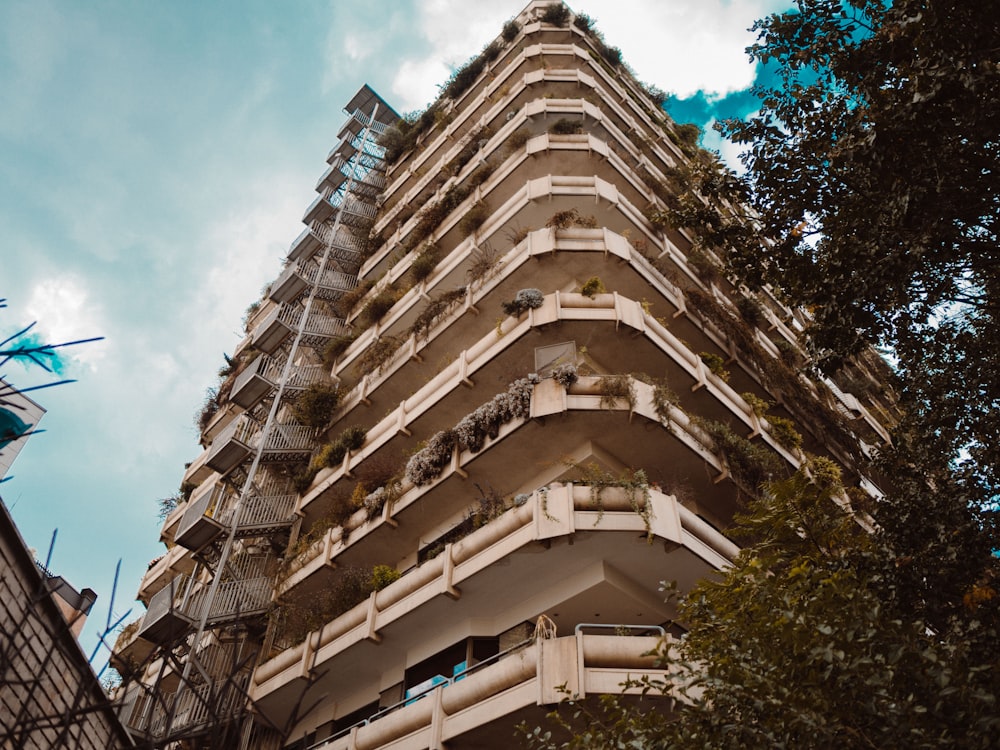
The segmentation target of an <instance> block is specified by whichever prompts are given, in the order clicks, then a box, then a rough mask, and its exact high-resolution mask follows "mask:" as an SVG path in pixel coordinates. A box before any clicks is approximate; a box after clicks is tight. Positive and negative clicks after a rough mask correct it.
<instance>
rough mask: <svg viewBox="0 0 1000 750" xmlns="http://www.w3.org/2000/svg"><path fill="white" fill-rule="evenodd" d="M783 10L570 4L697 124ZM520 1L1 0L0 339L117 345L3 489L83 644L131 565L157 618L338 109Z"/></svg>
mask: <svg viewBox="0 0 1000 750" xmlns="http://www.w3.org/2000/svg"><path fill="white" fill-rule="evenodd" d="M788 4H789V3H788V2H781V1H778V0H731V1H730V0H671V1H670V2H664V0H617V1H612V0H592V1H591V2H587V3H586V4H584V3H583V2H580V3H573V4H572V5H573V7H574V8H576V9H578V10H581V11H584V12H586V13H588V14H589V15H590V16H591V17H593V18H595V19H596V20H597V27H598V28H599V29H600V30H601V31H603V32H604V34H605V36H606V39H607V41H608V43H609V44H612V45H616V46H618V47H620V48H621V49H622V51H623V54H624V58H625V60H626V61H627V62H628V63H629V64H630V65H631V66H632V67H633V68H634V69H635V70H636V71H637V73H638V74H639V76H640V77H641V78H642V79H643V80H645V81H647V82H649V83H652V84H655V85H657V86H659V87H660V88H662V89H663V90H665V91H667V92H671V93H673V94H675V97H674V99H673V100H672V104H673V106H675V107H676V108H677V111H678V112H680V113H681V117H679V119H694V121H696V122H698V124H699V125H702V126H705V125H706V124H708V123H709V122H710V121H711V118H712V117H713V116H714V114H715V112H716V110H717V109H719V108H720V107H722V108H723V109H724V114H730V113H735V114H745V113H746V112H748V111H751V110H752V108H753V103H752V101H751V100H750V98H749V97H748V96H747V95H746V94H745V93H741V92H745V90H746V89H747V88H748V87H749V86H750V85H751V83H752V82H753V80H754V76H755V73H756V71H755V69H754V68H753V66H752V65H751V64H750V63H749V62H748V61H747V59H746V56H745V54H744V52H743V50H744V48H745V47H746V46H747V45H748V44H750V43H751V42H752V36H751V35H750V34H749V33H748V32H747V31H746V29H747V28H748V27H749V26H750V25H751V24H752V22H753V21H754V19H756V18H758V17H760V16H762V15H764V14H766V13H767V12H771V11H774V10H778V9H781V8H782V7H785V6H786V5H788ZM523 5H524V0H490V2H485V1H483V2H478V1H475V2H473V1H472V0H425V1H423V2H418V1H417V0H394V1H390V0H369V2H365V3H348V2H343V1H342V0H328V1H327V2H319V1H318V0H301V1H300V2H295V3H274V2H271V1H270V0H266V1H265V0H241V2H238V3H237V2H230V1H229V0H220V1H218V2H212V3H206V2H195V1H194V0H184V1H178V2H171V3H135V2H130V3H127V2H102V1H101V0H91V2H88V3H86V4H83V3H70V2H61V3H57V2H46V1H45V0H28V1H27V2H21V1H20V0H7V2H4V3H2V4H0V97H2V101H3V108H2V113H0V242H2V245H0V297H6V298H7V301H8V308H7V309H6V310H0V334H2V335H0V339H2V338H4V337H5V336H6V335H9V334H10V333H13V332H14V331H15V330H17V329H18V328H20V327H23V326H24V325H26V324H27V323H29V322H31V321H33V320H37V321H38V330H39V331H40V332H41V333H42V334H43V335H44V336H45V337H46V338H47V339H48V340H53V341H55V340H58V341H62V340H70V339H77V338H84V337H89V336H104V337H105V341H103V342H100V343H97V344H90V345H87V346H84V347H79V348H76V349H73V350H70V351H69V352H68V355H69V359H68V361H67V363H66V373H65V374H66V376H67V377H72V378H76V379H77V381H78V382H76V383H73V384H69V385H64V386H60V387H58V388H53V389H48V390H44V391H40V392H38V393H36V394H34V395H35V396H36V400H37V401H39V402H40V403H41V404H42V405H43V406H44V407H45V408H46V409H47V410H48V414H47V415H46V416H45V418H44V419H43V421H42V424H41V427H43V428H45V430H46V432H45V433H43V434H41V435H37V436H34V437H33V438H32V439H31V440H30V441H29V443H28V445H27V447H26V448H25V449H24V450H23V451H22V453H21V455H20V456H19V458H18V459H17V462H16V463H15V464H14V467H13V470H12V472H11V473H12V474H13V479H11V480H10V481H8V482H5V483H4V484H3V485H0V494H2V495H3V499H4V502H5V503H6V504H7V506H8V507H9V508H11V509H12V513H13V515H14V518H15V520H16V521H17V523H18V524H19V526H20V528H21V533H22V535H23V536H24V537H25V539H26V540H27V542H28V544H29V545H30V546H32V547H35V548H37V549H38V551H39V556H40V557H43V558H44V555H45V549H46V548H47V546H48V542H49V538H50V537H51V534H52V530H53V529H54V528H56V527H58V529H59V538H58V542H57V545H56V548H55V553H54V555H53V559H52V567H53V569H54V570H55V571H56V572H57V573H59V574H61V575H63V576H65V577H66V578H67V579H68V580H69V581H70V582H71V583H72V584H74V585H75V586H76V587H77V588H84V587H88V586H89V587H91V588H93V589H95V590H96V591H97V592H98V594H99V595H100V598H99V599H98V603H97V605H96V607H95V611H94V613H93V615H92V617H91V621H90V622H89V623H88V626H87V629H86V630H85V633H84V638H83V645H84V648H85V650H86V651H87V652H88V653H89V652H90V651H91V649H92V648H93V646H94V644H95V642H96V641H95V638H96V635H95V634H96V632H97V630H98V628H97V623H98V621H103V620H104V619H105V618H106V617H107V611H108V610H107V608H108V604H109V598H110V592H111V581H112V577H113V575H114V569H115V563H116V561H117V560H118V559H119V558H121V559H122V561H123V563H122V576H121V581H120V583H119V590H118V597H117V600H116V602H115V613H114V614H115V619H117V616H119V615H121V614H124V612H125V611H126V610H127V609H128V608H129V607H134V608H135V609H134V612H133V615H132V617H131V618H129V619H133V618H134V617H135V616H136V615H137V614H139V613H140V612H141V611H142V605H141V604H138V603H134V602H133V597H134V595H135V590H136V588H137V587H138V584H139V580H140V578H141V576H142V574H143V572H144V571H145V569H146V564H147V563H148V562H149V560H151V559H152V558H154V557H156V556H158V555H160V554H162V553H163V551H164V549H163V546H162V545H161V544H159V543H158V542H157V539H158V529H159V521H158V520H157V515H156V500H157V498H160V497H163V496H166V495H170V494H172V493H173V491H174V490H175V489H176V488H177V486H178V484H179V482H180V478H181V474H182V472H183V466H184V463H185V462H187V461H190V460H192V459H193V458H195V457H196V456H197V455H198V453H199V452H200V449H199V447H198V444H197V433H196V430H195V428H194V413H195V412H196V411H197V409H198V408H199V406H200V404H201V401H202V397H203V394H204V391H205V389H206V388H208V387H209V386H212V385H214V384H215V382H216V376H215V373H216V371H217V370H218V369H219V367H220V366H221V365H222V364H223V353H224V352H232V350H233V347H234V346H235V344H236V343H237V341H238V340H239V338H240V321H241V319H242V317H243V311H244V310H245V308H246V307H247V305H248V304H249V303H250V302H251V301H252V300H253V299H255V298H256V297H257V296H258V294H259V291H260V289H261V287H262V286H263V285H264V284H265V283H266V282H267V281H268V280H270V279H271V278H273V277H274V276H275V275H276V273H277V272H278V270H279V268H280V264H281V259H282V257H283V256H284V254H285V252H286V251H287V249H288V245H289V243H290V242H291V241H292V240H293V239H294V238H295V237H296V236H297V235H298V233H299V231H300V229H301V225H300V219H301V215H302V212H303V211H304V209H305V207H306V206H307V205H308V204H309V202H310V201H311V200H312V197H313V192H312V187H313V185H314V184H315V182H316V180H317V178H318V177H319V176H320V174H321V173H322V172H323V170H324V168H325V163H324V160H325V158H326V154H327V151H328V150H329V148H330V147H331V146H332V145H333V142H334V136H335V134H336V132H337V130H338V129H339V126H340V124H341V123H342V121H343V115H342V113H341V107H342V105H343V104H344V103H345V102H346V101H347V100H348V99H349V98H350V97H351V95H352V94H353V93H354V92H355V91H356V90H357V88H358V87H359V86H360V85H361V84H363V83H366V82H367V83H369V84H370V85H372V86H373V87H374V88H375V89H376V90H377V91H379V93H381V94H382V96H383V97H385V98H386V99H387V100H388V101H389V102H390V103H391V104H393V105H394V106H395V108H396V109H397V110H398V111H401V112H404V111H410V110H414V109H420V108H422V107H423V106H425V105H426V104H427V103H428V102H429V101H431V100H432V99H433V98H434V97H435V95H436V93H437V89H436V85H437V84H438V83H441V82H442V81H444V79H446V78H447V76H448V74H449V71H450V69H451V68H452V67H453V66H455V65H457V64H460V63H462V62H464V61H465V60H466V59H468V58H469V57H470V56H472V55H473V54H475V53H476V52H478V51H479V49H481V48H482V46H483V45H484V44H485V43H487V42H488V41H489V40H490V39H492V37H493V36H495V35H496V34H497V33H498V31H499V29H500V27H501V25H502V23H503V22H504V21H505V20H506V19H508V18H510V17H511V16H513V15H515V14H516V13H517V12H518V11H520V10H521V8H522V7H523ZM708 142H709V143H710V145H713V146H714V147H719V148H721V150H722V152H723V154H724V155H726V156H729V157H730V158H732V157H733V154H734V151H733V150H732V149H731V148H730V147H728V146H727V145H726V144H720V145H716V144H717V142H715V141H712V140H709V141H708ZM3 374H5V375H6V376H7V377H8V379H11V380H13V381H14V382H15V383H16V384H18V385H22V386H26V385H31V384H34V383H38V382H44V380H45V377H44V376H43V375H42V374H40V373H38V372H34V371H32V372H28V371H25V370H24V369H22V368H20V367H19V366H17V365H13V364H9V365H8V366H7V367H5V368H4V369H3ZM98 666H100V665H98Z"/></svg>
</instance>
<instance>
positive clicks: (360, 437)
mask: <svg viewBox="0 0 1000 750" xmlns="http://www.w3.org/2000/svg"><path fill="white" fill-rule="evenodd" d="M367 435H368V431H367V430H365V429H364V428H363V427H358V426H357V425H355V426H354V427H348V428H347V429H346V430H344V431H343V432H342V433H340V438H338V441H339V442H340V443H341V444H343V446H344V447H345V448H347V449H348V450H352V451H356V450H357V449H358V448H360V447H361V446H362V445H364V444H365V437H366V436H367Z"/></svg>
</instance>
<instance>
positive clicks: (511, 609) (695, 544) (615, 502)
mask: <svg viewBox="0 0 1000 750" xmlns="http://www.w3.org/2000/svg"><path fill="white" fill-rule="evenodd" d="M605 492H606V493H607V494H606V496H605V495H604V494H603V493H602V505H603V507H602V508H597V507H595V506H594V503H593V498H592V491H591V488H590V487H588V486H577V485H555V484H553V485H551V486H549V487H547V488H546V490H544V491H543V490H539V491H536V492H535V493H533V494H532V496H531V497H530V498H529V499H528V500H527V501H526V502H525V503H524V504H523V505H521V506H519V507H515V508H513V509H511V510H508V511H507V512H506V513H504V514H503V515H502V516H500V517H499V518H497V519H495V520H493V521H491V522H490V523H488V524H487V525H486V526H483V527H482V528H480V529H478V530H476V531H473V532H472V533H471V534H469V535H468V536H466V537H465V538H463V539H461V540H460V541H458V542H455V543H453V544H449V545H446V546H445V548H444V551H443V552H442V553H441V554H440V555H439V556H437V557H435V558H433V559H431V560H428V561H427V562H425V563H423V564H422V565H420V566H419V567H417V568H414V569H411V570H410V571H409V572H407V573H406V574H405V575H404V576H403V577H402V578H400V579H399V580H398V581H396V582H395V583H393V584H391V585H390V586H388V587H386V588H385V589H383V590H382V591H379V592H377V593H375V594H373V595H372V596H370V597H369V598H368V599H367V600H365V601H363V602H362V603H360V604H358V605H357V606H356V607H354V608H353V609H351V610H348V611H347V612H345V613H344V614H342V615H340V616H339V617H336V618H335V619H334V620H332V621H331V622H329V623H328V624H327V625H325V626H324V627H322V628H321V629H319V630H317V631H314V632H313V633H312V634H310V635H308V636H307V637H306V639H305V641H304V642H303V643H302V644H300V645H298V646H295V647H293V648H291V649H288V650H287V651H285V652H283V653H281V654H279V655H277V656H275V657H274V658H272V659H270V660H269V661H266V662H264V663H263V664H261V665H260V666H259V667H258V669H257V670H256V672H255V676H254V686H253V688H252V691H251V695H252V697H253V698H254V699H255V700H256V701H257V703H258V706H259V707H260V708H261V709H262V710H263V711H264V712H265V713H267V714H268V715H269V716H270V717H271V718H272V720H274V719H277V718H280V717H281V711H283V710H284V709H285V708H287V706H288V705H289V704H288V701H289V700H290V699H292V698H293V696H294V697H295V698H297V697H298V696H300V695H301V691H302V690H304V689H306V684H307V683H306V682H305V677H306V675H309V674H312V675H314V676H315V677H316V681H315V682H314V683H312V685H311V686H309V687H308V690H307V692H306V697H307V698H308V696H309V695H310V693H311V691H316V693H315V694H319V693H324V692H328V694H329V696H330V697H331V698H333V699H335V700H337V701H338V705H339V704H340V703H341V702H344V703H347V702H349V696H351V695H352V694H354V693H356V692H358V691H371V690H374V691H375V694H376V696H377V691H378V687H377V686H378V684H379V681H380V680H381V679H383V675H392V674H394V671H395V670H396V669H399V663H400V660H401V659H402V658H403V656H402V655H403V654H406V653H408V652H409V651H410V650H411V649H418V648H419V649H420V652H421V653H433V652H434V649H435V647H438V648H443V647H446V646H447V645H448V644H450V643H454V642H458V641H460V640H462V639H463V638H465V637H467V636H469V635H472V634H488V633H498V632H503V631H504V630H506V629H508V628H509V627H511V626H512V625H515V624H517V623H519V622H523V621H525V620H533V619H534V618H535V617H537V616H538V614H539V613H540V612H547V613H548V614H549V615H550V616H551V617H552V618H553V619H554V620H555V622H556V623H557V624H558V626H559V628H560V629H564V628H565V629H569V630H572V629H573V628H574V627H575V626H576V625H578V624H580V623H593V622H612V623H613V622H623V621H630V622H634V623H636V624H644V625H655V624H658V623H660V622H663V621H665V620H668V619H670V618H671V617H672V616H674V613H673V611H672V609H671V607H672V605H668V604H665V603H664V602H663V601H662V597H660V596H659V594H658V593H657V592H656V585H657V581H658V580H659V579H660V578H662V577H667V578H671V579H675V580H677V581H678V583H679V585H680V586H681V587H682V589H686V588H688V587H690V586H691V585H692V584H693V583H694V582H695V581H696V580H698V579H700V578H701V577H703V576H705V575H708V574H710V573H711V572H712V571H714V570H717V569H718V568H720V567H722V566H725V565H726V564H728V561H729V560H730V559H731V558H732V557H733V556H734V555H735V554H736V553H737V548H736V547H735V546H734V545H733V544H732V543H731V542H729V541H728V540H727V539H726V538H725V537H723V536H722V535H721V534H720V533H719V532H718V531H715V530H714V529H713V528H712V527H711V526H709V525H708V524H707V523H705V522H704V521H702V520H701V519H699V518H698V517H697V516H696V515H694V514H693V513H692V512H691V511H689V510H687V509H686V508H685V507H684V506H682V505H681V504H680V503H678V502H677V500H676V499H675V498H673V497H670V496H667V495H664V494H662V493H660V492H658V491H656V490H650V491H649V493H648V499H638V498H635V497H633V498H629V497H628V495H627V494H626V493H625V492H624V490H620V491H617V492H616V491H614V490H611V489H609V490H605ZM635 507H638V508H639V509H640V510H642V509H643V507H645V510H642V513H640V512H638V511H637V510H636V509H635ZM412 521H413V519H410V521H409V522H407V521H401V522H400V528H403V526H404V524H405V523H412ZM425 528H426V527H425ZM650 540H652V541H650ZM651 570H655V571H656V573H655V575H654V576H650V571H651ZM473 623H474V624H473ZM470 628H475V630H470ZM381 643H385V644H390V643H391V644H392V647H391V648H383V647H382V646H380V644H381ZM347 673H349V674H351V675H352V680H350V681H347V682H345V681H343V680H342V679H339V677H337V676H338V675H343V674H347ZM556 684H558V683H556ZM372 686H374V687H372Z"/></svg>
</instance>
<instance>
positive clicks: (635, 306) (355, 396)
mask: <svg viewBox="0 0 1000 750" xmlns="http://www.w3.org/2000/svg"><path fill="white" fill-rule="evenodd" d="M544 300H545V301H544V303H543V305H542V306H541V307H540V308H538V309H535V310H529V311H528V313H527V314H526V315H524V316H522V317H521V318H519V319H517V318H507V319H506V320H505V321H504V322H503V323H502V324H501V332H502V334H503V335H502V336H500V337H499V338H498V337H497V335H496V333H495V332H491V333H490V334H487V335H486V336H485V337H483V338H481V339H480V340H479V341H478V342H476V343H475V344H473V345H472V346H470V347H469V348H468V349H466V350H463V351H462V352H460V353H459V355H458V357H457V359H456V360H455V361H454V362H452V363H450V364H449V365H447V366H446V367H444V368H442V369H441V371H440V372H438V374H437V375H435V376H434V377H433V378H432V379H431V380H430V381H428V382H427V383H426V384H425V385H423V386H422V387H421V388H420V389H418V390H417V391H416V393H414V394H413V395H412V396H410V397H409V398H408V399H406V400H404V401H403V402H402V403H401V404H400V405H399V406H398V407H397V408H396V409H394V410H393V411H392V412H390V413H389V414H388V415H387V416H386V417H385V418H384V419H383V420H381V421H380V422H379V423H377V424H376V425H375V426H373V427H372V428H371V429H370V430H369V431H368V434H367V440H366V447H365V449H364V450H363V451H362V452H361V453H359V454H358V456H357V460H359V461H360V460H363V457H364V456H366V455H368V454H369V452H370V451H374V450H377V448H378V447H379V446H380V445H382V444H383V443H384V442H387V441H388V440H390V439H391V438H392V437H393V436H395V435H397V434H399V433H400V432H404V433H405V432H407V430H408V426H409V425H410V424H411V423H412V422H415V421H416V420H417V419H419V418H420V417H421V416H422V415H423V414H425V413H427V412H428V411H429V410H431V409H432V408H433V406H434V404H435V403H437V402H438V401H440V400H441V399H443V398H445V397H446V396H447V395H448V394H449V393H451V392H453V391H454V390H455V389H457V388H459V387H461V386H462V385H464V384H467V383H468V382H470V378H472V377H474V376H475V374H476V373H477V372H478V371H479V370H480V369H482V368H484V367H485V366H486V365H488V363H489V362H490V361H491V360H493V359H494V358H495V357H497V356H498V355H499V354H500V353H501V352H502V351H503V350H504V349H506V348H508V347H513V346H516V345H517V343H518V341H519V340H520V339H521V338H522V337H523V336H525V335H527V334H528V333H529V332H530V331H532V330H537V329H539V328H543V327H544V326H546V325H549V324H552V323H557V322H561V321H573V320H580V321H583V320H585V321H590V322H594V323H597V322H599V321H602V322H606V323H608V324H614V325H615V326H616V328H617V327H620V326H623V325H624V326H627V327H629V328H631V329H633V330H635V331H636V333H637V334H640V335H643V336H644V337H645V338H647V339H648V340H649V341H650V342H651V343H652V344H653V345H654V346H656V347H657V349H659V350H660V351H662V352H663V353H664V354H665V355H666V356H667V357H669V358H670V360H671V361H672V362H673V363H674V364H675V365H676V366H678V367H679V368H681V370H682V371H683V372H685V373H686V374H687V376H688V377H689V378H690V379H691V381H693V385H692V386H691V387H692V390H700V389H705V391H706V392H707V393H709V394H711V395H712V396H713V397H714V399H715V400H716V401H717V402H719V403H721V404H723V405H724V406H725V407H726V408H727V409H728V411H729V412H730V413H731V414H733V415H734V416H735V417H736V418H737V419H738V420H739V421H740V422H742V423H743V424H744V425H745V426H746V428H747V430H748V432H749V433H750V434H751V435H763V436H764V438H763V439H764V440H765V442H767V443H768V445H769V447H771V448H772V449H774V450H775V451H776V452H777V453H778V454H779V455H782V456H783V457H784V458H785V459H786V460H788V461H789V462H791V463H792V464H793V465H795V466H797V465H798V461H799V458H798V456H796V455H795V454H794V453H791V452H789V451H788V450H787V449H785V448H784V447H782V446H781V445H780V444H778V443H777V441H776V440H774V438H773V437H771V436H770V434H769V433H768V431H767V429H766V425H765V424H764V423H763V422H762V421H761V420H760V418H759V417H758V416H757V415H756V414H755V413H754V411H753V409H752V408H751V406H750V405H749V404H748V403H747V402H746V400H745V399H744V398H743V397H742V395H740V394H738V393H737V392H736V391H734V390H733V388H732V387H731V386H730V385H729V384H728V383H726V382H725V381H723V380H722V379H721V378H719V377H718V376H717V375H715V374H714V373H712V372H711V371H709V369H708V368H707V366H706V365H705V363H704V362H703V361H702V359H701V357H699V356H698V355H697V354H696V353H695V352H693V351H692V350H691V349H689V348H688V346H687V345H686V344H684V342H682V341H681V340H680V339H679V338H677V337H676V336H675V335H674V334H673V333H672V332H671V331H670V330H669V329H668V328H667V327H666V326H664V325H663V323H661V322H660V321H658V320H657V319H656V318H655V317H654V316H653V315H652V314H651V313H649V312H647V311H646V310H645V309H644V307H643V305H642V303H641V302H636V301H635V300H630V299H627V298H625V297H622V296H621V295H619V294H617V293H615V294H603V295H597V296H596V297H595V298H593V299H591V298H589V297H585V296H583V295H581V294H569V293H566V294H564V293H560V292H555V293H553V294H550V295H546V296H545V298H544ZM447 325H448V321H444V322H443V323H442V324H441V327H440V328H437V329H435V330H433V331H431V332H430V333H429V334H428V336H427V339H426V341H424V342H418V341H416V339H414V340H413V343H412V345H410V346H408V345H407V344H406V343H404V344H403V345H402V346H401V347H400V350H399V353H398V354H397V356H396V357H394V358H393V359H391V360H390V361H389V362H387V363H386V366H385V368H384V370H383V371H382V372H379V373H369V374H367V375H366V376H365V377H364V378H363V379H362V380H361V381H360V382H359V383H358V384H357V385H356V386H355V387H354V388H353V389H352V390H351V391H348V392H347V393H345V394H344V396H343V397H342V406H341V407H340V410H339V411H338V414H341V415H342V414H346V413H348V412H349V411H350V410H352V409H354V408H356V407H357V406H358V404H360V403H362V402H363V401H364V400H366V399H368V398H369V397H370V396H371V395H372V394H373V393H374V392H375V391H376V390H377V389H378V387H379V386H380V384H381V383H383V382H385V380H387V379H388V378H389V377H391V376H392V375H393V374H394V373H395V372H396V370H398V369H399V368H401V367H402V366H403V365H404V364H405V362H406V361H408V359H409V358H410V357H412V356H413V355H414V353H417V352H419V351H420V347H421V346H423V345H426V342H428V341H432V340H433V339H434V338H435V337H436V336H437V335H439V334H441V333H442V332H444V331H446V330H447ZM636 387H637V388H639V389H640V390H644V389H649V388H651V386H647V385H646V384H644V383H636ZM650 398H652V396H650ZM649 416H650V417H651V418H653V419H654V421H655V420H658V417H656V416H655V414H653V413H650V415H649ZM350 460H352V461H353V460H354V458H351V459H350ZM333 471H334V472H336V470H333ZM321 476H322V475H321ZM323 483H324V484H325V482H323ZM319 492H320V490H319V489H318V488H316V489H313V490H311V491H310V492H309V493H308V494H307V495H306V496H305V498H304V499H303V502H302V505H303V506H305V505H307V504H308V503H309V502H310V500H311V499H312V498H314V497H316V495H317V494H319Z"/></svg>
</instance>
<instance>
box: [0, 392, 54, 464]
mask: <svg viewBox="0 0 1000 750" xmlns="http://www.w3.org/2000/svg"><path fill="white" fill-rule="evenodd" d="M43 414H45V409H43V408H42V407H41V406H39V405H38V404H36V403H35V402H34V401H32V400H31V399H30V398H28V397H27V396H25V395H24V394H23V393H21V392H20V391H19V390H17V388H15V387H14V386H12V385H11V384H10V383H8V382H7V381H6V380H4V379H3V378H0V481H2V480H3V478H4V477H5V476H6V475H7V472H8V471H10V467H11V464H13V463H14V459H15V458H17V454H18V453H20V452H21V449H22V448H23V447H24V444H25V443H26V442H27V441H28V438H29V437H30V436H31V434H32V433H33V432H34V431H35V429H36V428H37V426H38V422H39V420H40V419H41V418H42V415H43Z"/></svg>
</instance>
